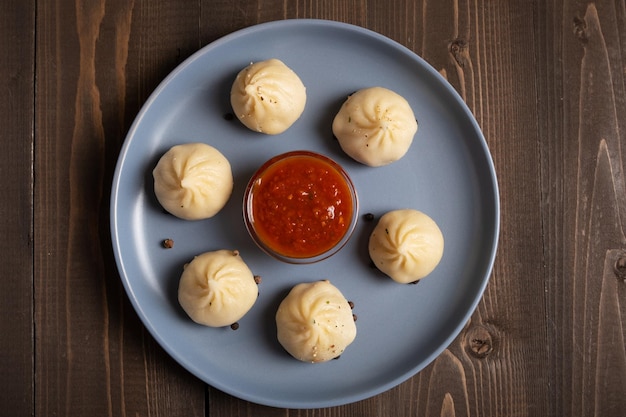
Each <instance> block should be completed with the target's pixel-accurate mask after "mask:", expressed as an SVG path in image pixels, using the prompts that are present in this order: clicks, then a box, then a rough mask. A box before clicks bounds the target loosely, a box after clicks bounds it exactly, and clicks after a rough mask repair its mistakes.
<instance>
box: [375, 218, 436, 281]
mask: <svg viewBox="0 0 626 417" xmlns="http://www.w3.org/2000/svg"><path fill="white" fill-rule="evenodd" d="M369 254H370V257H371V258H372V261H373V262H374V264H375V265H376V267H377V268H378V269H380V270H381V271H382V272H384V273H385V274H387V275H389V276H390V277H391V278H392V279H393V280H394V281H397V282H400V283H403V284H407V283H409V282H414V281H417V280H419V279H421V278H423V277H425V276H426V275H428V274H430V273H431V272H432V271H433V270H434V269H435V267H436V266H437V265H438V264H439V261H440V260H441V257H442V256H443V234H442V233H441V230H440V229H439V226H437V224H436V223H435V221H434V220H433V219H431V218H430V217H429V216H428V215H426V214H424V213H422V212H421V211H417V210H412V209H403V210H394V211H390V212H388V213H386V214H385V215H383V216H382V217H381V218H380V220H379V222H378V224H377V225H376V227H375V228H374V231H373V232H372V234H371V235H370V240H369Z"/></svg>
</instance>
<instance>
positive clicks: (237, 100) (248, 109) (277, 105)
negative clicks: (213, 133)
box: [230, 59, 306, 135]
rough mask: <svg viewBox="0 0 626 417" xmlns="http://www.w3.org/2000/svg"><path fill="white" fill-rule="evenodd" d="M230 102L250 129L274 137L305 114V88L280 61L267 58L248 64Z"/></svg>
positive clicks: (238, 80) (237, 114)
mask: <svg viewBox="0 0 626 417" xmlns="http://www.w3.org/2000/svg"><path fill="white" fill-rule="evenodd" d="M230 103H231V105H232V107H233V111H234V112H235V115H236V116H237V118H238V119H239V120H240V121H241V122H242V123H243V124H244V125H245V126H247V127H248V128H249V129H251V130H254V131H255V132H261V133H267V134H270V135H276V134H278V133H282V132H284V131H285V130H287V129H288V128H289V127H290V126H291V125H292V124H293V123H294V122H295V121H296V120H298V118H299V117H300V115H301V114H302V112H303V111H304V105H305V104H306V88H305V87H304V84H302V81H301V80H300V78H299V77H298V75H297V74H296V73H295V72H293V70H291V68H289V67H288V66H287V65H285V64H284V63H283V62H282V61H280V60H278V59H268V60H267V61H260V62H256V63H253V64H250V65H249V66H247V67H246V68H244V69H243V70H241V72H239V74H237V78H236V79H235V82H234V83H233V86H232V89H231V91H230Z"/></svg>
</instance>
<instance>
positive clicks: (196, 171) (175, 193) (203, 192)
mask: <svg viewBox="0 0 626 417" xmlns="http://www.w3.org/2000/svg"><path fill="white" fill-rule="evenodd" d="M152 175H153V177H154V193H155V194H156V197H157V200H159V203H160V204H161V206H163V208H164V209H165V210H167V211H168V212H169V213H171V214H173V215H174V216H176V217H179V218H181V219H185V220H200V219H207V218H209V217H213V216H214V215H216V214H217V213H218V212H219V211H220V210H221V209H222V208H223V207H224V205H226V203H227V202H228V199H229V198H230V195H231V194H232V191H233V183H234V181H233V174H232V170H231V167H230V163H229V162H228V159H226V157H225V156H224V155H222V153H221V152H220V151H218V150H217V149H215V148H214V147H212V146H210V145H207V144H205V143H186V144H182V145H176V146H173V147H172V148H170V149H169V150H168V151H167V152H166V153H165V154H164V155H163V156H162V157H161V159H160V160H159V162H158V163H157V165H156V167H155V168H154V170H153V171H152Z"/></svg>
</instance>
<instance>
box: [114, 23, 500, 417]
mask: <svg viewBox="0 0 626 417" xmlns="http://www.w3.org/2000/svg"><path fill="white" fill-rule="evenodd" d="M269 58H278V59H280V60H282V61H283V62H285V63H286V64H287V65H288V66H289V67H291V68H292V69H293V70H294V71H295V72H296V73H297V74H298V75H299V76H300V78H301V79H302V81H303V83H304V84H305V86H306V87H307V95H308V98H307V104H306V109H305V111H304V113H303V115H302V117H301V118H300V119H299V120H298V121H297V122H296V123H295V124H294V125H293V126H291V128H290V129H289V130H287V131H286V132H285V133H283V134H281V135H277V136H267V135H262V134H259V133H255V132H252V131H250V130H248V129H246V128H245V127H243V125H242V124H241V123H239V121H238V120H237V119H236V118H235V119H233V118H232V114H231V112H232V109H231V107H230V98H229V92H230V87H231V84H232V82H233V81H234V79H235V76H236V74H237V73H238V72H239V71H240V70H241V69H242V68H243V67H245V66H246V65H248V64H249V63H250V62H253V61H260V60H264V59H269ZM371 86H383V87H386V88H389V89H391V90H394V91H396V92H398V93H399V94H401V95H402V96H404V97H405V98H406V99H407V100H408V101H409V103H410V104H411V106H412V108H413V110H414V112H415V115H416V117H417V119H418V121H419V130H418V132H417V135H416V137H415V140H414V141H413V144H412V146H411V149H410V150H409V152H408V153H407V154H406V155H405V156H404V158H402V159H401V160H399V161H397V162H395V163H393V164H391V165H388V166H385V167H380V168H370V167H367V166H364V165H361V164H359V163H357V162H355V161H353V160H352V159H350V158H349V157H348V156H346V155H345V154H343V152H342V151H341V149H340V148H339V146H338V144H337V142H336V140H334V139H333V135H332V131H331V123H332V119H333V117H334V115H335V114H336V112H337V111H338V110H339V107H340V106H341V104H342V102H343V101H344V100H345V99H346V97H347V96H348V95H349V94H350V93H352V92H354V91H356V90H358V89H361V88H365V87H371ZM196 141H201V142H206V143H208V144H211V145H212V146H214V147H216V148H217V149H219V150H220V151H221V152H222V153H223V154H224V155H225V156H226V157H227V158H228V159H229V160H230V162H231V165H232V168H233V175H234V178H235V188H234V191H233V195H232V197H231V199H230V201H229V202H228V204H227V205H226V207H225V208H224V209H223V210H222V211H221V212H220V213H219V214H218V215H217V216H215V217H213V218H211V219H208V220H203V221H195V222H190V221H184V220H180V219H177V218H175V217H173V216H171V215H168V214H166V213H164V212H163V210H162V209H161V207H160V206H159V204H158V202H157V201H156V198H155V196H154V193H153V184H152V169H153V168H154V166H155V164H156V162H157V161H158V159H159V158H160V157H161V155H162V154H163V153H164V152H165V151H167V150H168V149H169V148H170V147H171V146H173V145H176V144H180V143H186V142H196ZM296 149H308V150H313V151H316V152H321V153H323V154H325V155H327V156H329V157H331V158H333V159H335V160H336V161H337V162H339V163H340V164H341V165H342V166H343V167H344V169H346V170H347V171H348V173H349V175H350V176H351V178H352V179H353V181H354V183H355V186H356V188H357V192H358V194H359V199H360V204H361V210H360V215H361V216H363V215H364V214H365V213H372V214H374V215H375V216H376V217H379V216H380V215H382V214H383V213H385V212H387V211H389V210H394V209H399V208H415V209H418V210H421V211H423V212H425V213H427V214H429V215H430V216H431V217H432V218H433V219H434V220H435V221H436V222H437V223H438V224H439V226H440V228H441V230H442V232H443V234H444V237H445V253H444V256H443V259H442V261H441V263H440V264H439V266H438V267H437V268H436V270H435V271H434V272H433V273H432V274H431V275H430V276H428V277H426V278H425V279H423V280H422V281H420V283H419V284H417V285H401V284H397V283H395V282H393V281H392V280H391V279H389V278H386V277H385V276H383V275H382V274H381V273H379V272H378V271H377V270H376V269H373V268H372V267H371V265H370V262H369V259H368V254H367V240H368V237H369V233H370V231H371V230H372V228H373V227H374V224H375V221H367V220H366V219H364V218H363V217H361V218H360V220H359V223H358V225H357V228H356V230H355V233H354V235H353V237H352V239H351V240H350V242H349V243H348V244H347V245H346V246H345V247H344V248H343V249H342V250H341V251H340V252H339V253H337V254H336V255H334V256H333V257H331V258H329V259H327V260H325V261H322V262H319V263H316V264H312V265H288V264H284V263H281V262H279V261H277V260H275V259H273V258H270V257H269V256H268V255H266V254H264V253H263V252H262V251H261V250H260V249H258V248H257V247H256V245H255V244H254V243H253V241H252V239H251V238H250V237H249V236H248V234H247V232H246V228H245V225H244V222H243V219H242V198H243V192H244V188H245V185H246V183H247V181H248V179H249V178H250V176H251V175H252V174H253V173H254V171H255V170H256V169H257V168H258V167H259V166H260V165H261V164H263V162H265V161H266V160H267V159H269V158H271V157H272V156H274V155H277V154H279V153H283V152H287V151H291V150H296ZM111 233H112V237H113V246H114V251H115V256H116V261H117V264H118V268H119V271H120V275H121V278H122V281H123V283H124V286H125V288H126V291H127V293H128V296H129V298H130V300H131V302H132V304H133V306H134V307H135V309H136V310H137V313H138V314H139V316H140V317H141V319H142V320H143V323H144V325H145V326H146V328H147V329H148V330H149V331H150V333H151V334H152V335H153V336H154V338H155V339H156V340H157V341H158V342H159V343H160V344H161V346H163V348H164V349H165V350H166V351H167V352H168V353H169V354H170V355H171V356H172V357H174V358H175V359H176V360H177V361H178V362H180V363H181V364H182V366H184V367H185V368H186V369H188V370H189V371H190V372H191V373H193V374H194V375H196V376H197V377H198V378H200V379H202V380H203V381H205V382H206V383H208V384H210V385H212V386H214V387H216V388H218V389H220V390H223V391H225V392H227V393H229V394H231V395H234V396H237V397H239V398H242V399H245V400H249V401H252V402H256V403H260V404H265V405H270V406H275V407H284V408H321V407H329V406H336V405H341V404H346V403H350V402H354V401H358V400H361V399H365V398H368V397H371V396H374V395H376V394H379V393H381V392H383V391H386V390H388V389H390V388H392V387H394V386H396V385H398V384H400V383H401V382H403V381H405V380H406V379H408V378H409V377H411V376H412V375H414V374H415V373H417V372H418V371H420V370H421V369H423V368H424V367H425V366H427V365H428V364H429V363H430V362H431V361H433V360H434V359H435V358H436V357H437V356H438V355H439V354H440V353H441V352H442V351H443V350H444V349H446V347H447V346H448V345H449V344H450V343H451V342H452V341H453V340H454V338H455V337H456V336H457V335H458V334H459V332H460V331H461V330H462V328H463V326H464V325H465V324H466V322H467V320H468V319H469V318H470V315H471V314H472V312H473V311H474V309H475V307H476V305H477V303H478V301H479V300H480V297H481V296H482V293H483V291H484V289H485V286H486V284H487V281H488V279H489V275H490V273H491V268H492V266H493V262H494V257H495V253H496V246H497V240H498V233H499V200H498V189H497V181H496V177H495V172H494V168H493V163H492V160H491V157H490V154H489V150H488V148H487V146H486V143H485V140H484V138H483V136H482V133H481V131H480V129H479V127H478V125H477V123H476V121H475V120H474V118H473V117H472V114H471V113H470V111H469V110H468V108H467V107H466V105H465V104H464V103H463V101H462V100H461V98H460V97H459V96H458V94H457V93H456V92H455V90H454V89H453V88H452V87H451V86H450V85H449V84H448V83H447V82H446V80H444V79H443V78H442V77H441V76H440V75H439V74H438V73H437V71H435V70H434V69H433V68H432V67H430V66H429V65H428V64H427V63H426V62H425V61H424V60H422V59H421V58H420V57H418V56H416V55H415V54H414V53H413V52H411V51H410V50H408V49H407V48H405V47H403V46H401V45H399V44H398V43H396V42H394V41H392V40H390V39H388V38H386V37H384V36H382V35H379V34H377V33H374V32H371V31H369V30H366V29H363V28H360V27H356V26H351V25H348V24H343V23H338V22H331V21H324V20H286V21H278V22H272V23H266V24H261V25H257V26H254V27H250V28H247V29H244V30H240V31H238V32H235V33H232V34H230V35H228V36H225V37H224V38H222V39H220V40H217V41H215V42H213V43H211V44H210V45H208V46H206V47H204V48H202V49H201V50H200V51H198V52H197V53H195V54H194V55H193V56H191V57H190V58H189V59H187V60H186V61H185V62H184V63H182V64H181V65H180V66H179V67H178V68H177V69H176V70H174V71H173V72H172V73H171V74H170V75H169V76H168V77H167V78H166V79H165V80H164V81H163V82H162V83H161V85H160V86H159V87H158V88H157V89H156V91H155V92H154V93H153V94H152V95H151V97H150V98H149V99H148V101H147V102H146V104H145V105H144V107H143V108H142V110H141V111H140V113H139V115H138V116H137V119H136V120H135V122H134V124H133V126H132V128H131V129H130V132H129V133H128V137H127V138H126V141H125V143H124V146H123V149H122V151H121V154H120V156H119V161H118V165H117V168H116V172H115V177H114V182H113V190H112V201H111ZM165 238H170V239H173V240H174V247H173V248H172V249H164V248H163V247H162V246H161V242H162V241H163V240H164V239H165ZM222 248H228V249H238V250H239V251H240V252H241V255H242V257H243V259H244V260H245V261H246V263H247V264H248V265H249V266H250V268H251V269H252V271H253V272H254V273H255V274H257V275H260V276H261V277H262V283H261V284H260V286H259V290H260V296H259V299H258V301H257V303H256V304H255V305H254V307H253V308H252V310H251V311H250V312H249V313H248V314H247V315H246V316H245V317H244V318H243V319H242V320H240V322H239V324H240V327H239V329H238V330H236V331H233V330H231V329H230V328H220V329H214V328H207V327H203V326H200V325H198V324H195V323H193V322H192V321H191V320H190V319H189V318H188V317H187V316H186V315H185V313H184V312H183V310H182V309H181V308H180V307H179V305H178V302H177V287H178V279H179V277H180V274H181V271H182V267H183V264H184V263H186V262H188V261H189V260H191V259H192V258H193V256H194V255H196V254H199V253H202V252H205V251H209V250H216V249H222ZM319 279H330V280H331V282H332V283H334V284H335V286H337V287H338V288H339V289H340V290H341V291H342V292H343V294H344V295H345V296H346V298H347V299H348V300H351V301H353V302H354V303H355V309H354V312H355V314H356V315H357V316H358V321H357V328H358V334H357V338H356V340H355V341H354V343H353V344H352V345H350V346H349V347H348V349H347V350H346V352H345V353H344V354H343V355H342V356H341V357H340V358H339V359H338V360H333V361H330V362H326V363H322V364H315V365H313V364H308V363H302V362H299V361H297V360H295V359H293V358H291V357H290V356H289V355H287V354H286V353H285V352H284V351H283V349H282V348H281V346H280V345H279V344H278V342H277V341H276V329H275V322H274V314H275V311H276V308H277V306H278V304H279V303H280V301H281V300H282V298H283V297H284V296H285V295H286V293H287V292H288V291H289V289H290V288H291V287H292V286H293V285H295V284H296V283H299V282H304V281H314V280H319Z"/></svg>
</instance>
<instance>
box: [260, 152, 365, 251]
mask: <svg viewBox="0 0 626 417" xmlns="http://www.w3.org/2000/svg"><path fill="white" fill-rule="evenodd" d="M253 187H254V188H253V190H252V193H253V194H252V195H253V197H252V218H253V222H254V229H255V231H256V233H257V236H258V238H259V239H260V240H261V241H263V242H264V243H265V245H266V246H267V247H268V248H269V249H271V250H273V251H274V252H277V253H279V254H281V255H283V256H288V257H292V258H309V257H313V256H317V255H320V254H322V253H324V252H326V251H328V250H329V249H331V248H333V247H334V246H335V245H336V244H337V243H339V241H341V239H342V238H343V237H344V235H345V234H346V232H347V231H348V228H349V227H350V223H351V220H352V216H353V215H354V213H353V212H352V211H353V197H352V193H351V190H350V187H349V185H348V184H347V182H346V179H345V178H344V177H343V175H342V174H341V172H340V171H339V170H338V169H337V168H335V167H334V166H333V165H331V164H330V163H328V162H326V161H323V160H320V159H318V158H316V157H314V156H307V155H297V156H293V157H290V158H286V159H283V160H279V161H277V162H275V163H273V164H271V165H270V166H269V167H268V168H267V169H266V170H265V171H264V172H263V173H262V174H261V176H260V177H259V178H258V179H257V180H256V182H255V184H254V186H253Z"/></svg>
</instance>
